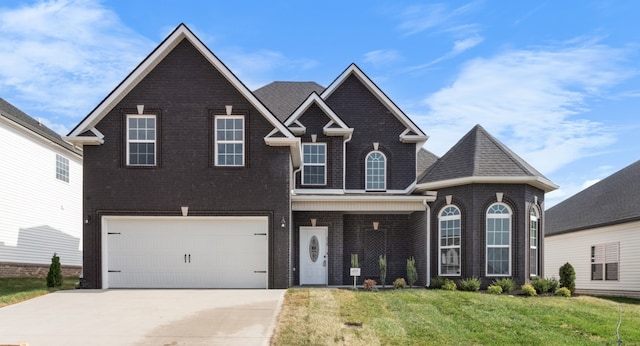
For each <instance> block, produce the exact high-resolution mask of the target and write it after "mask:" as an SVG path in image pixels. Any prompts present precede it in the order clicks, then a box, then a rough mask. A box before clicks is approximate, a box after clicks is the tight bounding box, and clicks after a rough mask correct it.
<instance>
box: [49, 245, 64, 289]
mask: <svg viewBox="0 0 640 346" xmlns="http://www.w3.org/2000/svg"><path fill="white" fill-rule="evenodd" d="M59 286H62V268H61V267H60V257H58V255H57V254H56V253H54V254H53V257H51V265H50V266H49V273H47V287H59Z"/></svg>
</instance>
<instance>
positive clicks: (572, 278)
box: [560, 262, 576, 294]
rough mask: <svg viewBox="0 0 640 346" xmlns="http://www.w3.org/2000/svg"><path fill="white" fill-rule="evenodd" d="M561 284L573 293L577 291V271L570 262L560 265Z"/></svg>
mask: <svg viewBox="0 0 640 346" xmlns="http://www.w3.org/2000/svg"><path fill="white" fill-rule="evenodd" d="M560 286H562V287H566V288H568V289H569V291H571V294H575V293H576V271H575V270H574V269H573V266H572V265H571V264H570V263H569V262H567V263H565V264H563V265H562V267H560Z"/></svg>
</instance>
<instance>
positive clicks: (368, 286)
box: [362, 279, 376, 291]
mask: <svg viewBox="0 0 640 346" xmlns="http://www.w3.org/2000/svg"><path fill="white" fill-rule="evenodd" d="M362 287H363V288H364V290H365V291H371V290H374V289H375V288H376V280H373V279H366V280H364V283H363V284H362Z"/></svg>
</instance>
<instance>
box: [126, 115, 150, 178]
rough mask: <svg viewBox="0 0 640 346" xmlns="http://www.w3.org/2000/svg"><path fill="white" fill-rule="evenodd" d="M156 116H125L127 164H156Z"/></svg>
mask: <svg viewBox="0 0 640 346" xmlns="http://www.w3.org/2000/svg"><path fill="white" fill-rule="evenodd" d="M156 125H157V124H156V116H155V115H128V116H127V165H128V166H155V165H156V129H157V127H156Z"/></svg>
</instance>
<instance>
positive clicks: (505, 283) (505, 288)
mask: <svg viewBox="0 0 640 346" xmlns="http://www.w3.org/2000/svg"><path fill="white" fill-rule="evenodd" d="M492 284H493V285H496V286H500V287H501V288H502V292H504V293H511V292H512V291H513V290H514V289H516V283H515V282H513V280H512V279H511V278H501V279H495V280H493V283H492Z"/></svg>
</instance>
